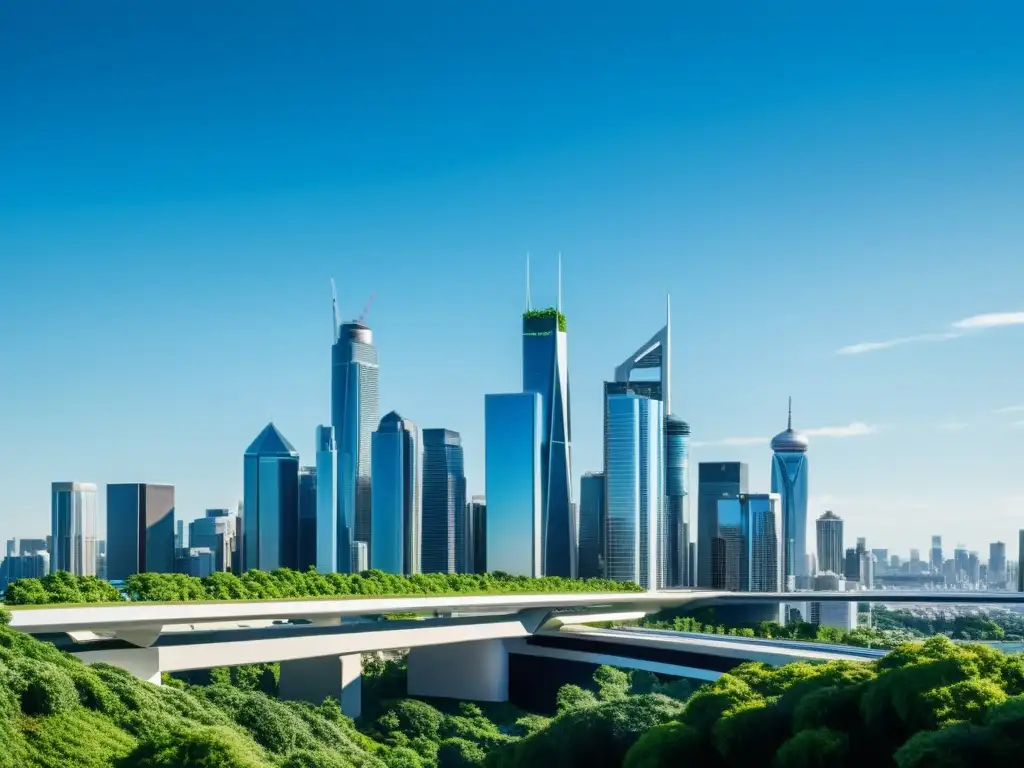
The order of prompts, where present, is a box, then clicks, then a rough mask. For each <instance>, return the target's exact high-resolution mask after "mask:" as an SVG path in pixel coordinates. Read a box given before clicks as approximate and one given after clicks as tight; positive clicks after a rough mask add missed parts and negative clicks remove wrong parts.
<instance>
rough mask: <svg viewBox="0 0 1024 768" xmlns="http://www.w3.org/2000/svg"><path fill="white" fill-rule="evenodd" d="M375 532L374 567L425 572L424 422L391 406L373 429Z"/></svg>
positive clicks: (387, 569)
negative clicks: (422, 555)
mask: <svg viewBox="0 0 1024 768" xmlns="http://www.w3.org/2000/svg"><path fill="white" fill-rule="evenodd" d="M372 441H373V468H374V469H373V523H372V524H373V530H374V532H375V533H376V535H375V536H374V537H373V540H372V544H371V547H370V567H371V568H376V569H378V570H381V571H385V572H387V573H398V574H405V575H406V576H411V575H413V574H415V573H420V569H421V559H420V552H421V549H420V547H421V541H422V537H423V528H422V516H421V506H420V504H421V496H420V493H421V487H422V475H421V472H422V467H421V458H420V457H421V451H422V448H421V442H420V431H419V428H418V427H417V426H416V425H415V424H413V423H412V422H411V421H409V420H408V419H403V418H402V417H401V416H400V415H399V414H398V413H396V412H395V411H391V412H390V413H389V414H387V415H386V416H385V417H384V418H383V419H381V420H380V426H379V427H378V428H377V431H376V432H374V433H373V438H372Z"/></svg>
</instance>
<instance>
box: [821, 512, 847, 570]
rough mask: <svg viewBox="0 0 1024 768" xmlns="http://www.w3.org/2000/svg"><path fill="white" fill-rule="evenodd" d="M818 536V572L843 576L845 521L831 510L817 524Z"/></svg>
mask: <svg viewBox="0 0 1024 768" xmlns="http://www.w3.org/2000/svg"><path fill="white" fill-rule="evenodd" d="M815 528H816V529H817V534H818V571H819V572H822V573H834V574H836V576H842V575H843V565H844V563H843V519H842V518H841V517H839V515H837V514H835V513H834V512H832V511H831V510H827V511H826V512H825V514H823V515H822V516H821V517H819V518H818V520H817V522H816V523H815Z"/></svg>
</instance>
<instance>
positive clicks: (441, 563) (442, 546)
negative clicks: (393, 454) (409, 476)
mask: <svg viewBox="0 0 1024 768" xmlns="http://www.w3.org/2000/svg"><path fill="white" fill-rule="evenodd" d="M422 542H423V543H422V548H421V555H420V556H421V558H422V565H423V572H424V573H467V572H468V570H469V569H468V567H467V563H466V554H467V550H466V473H465V463H464V460H463V455H462V438H461V437H460V436H459V433H458V432H454V431H452V430H450V429H424V430H423V533H422Z"/></svg>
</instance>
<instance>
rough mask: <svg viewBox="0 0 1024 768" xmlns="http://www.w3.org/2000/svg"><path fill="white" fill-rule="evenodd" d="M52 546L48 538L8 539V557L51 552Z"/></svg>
mask: <svg viewBox="0 0 1024 768" xmlns="http://www.w3.org/2000/svg"><path fill="white" fill-rule="evenodd" d="M49 551H50V546H49V541H48V540H47V539H46V538H43V539H18V538H14V539H8V540H7V557H11V556H12V555H14V556H17V555H31V554H34V553H36V552H49Z"/></svg>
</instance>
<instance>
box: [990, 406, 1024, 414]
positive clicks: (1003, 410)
mask: <svg viewBox="0 0 1024 768" xmlns="http://www.w3.org/2000/svg"><path fill="white" fill-rule="evenodd" d="M1022 412H1024V405H1008V406H1006V407H1005V408H996V409H995V410H994V411H992V413H1022Z"/></svg>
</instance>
